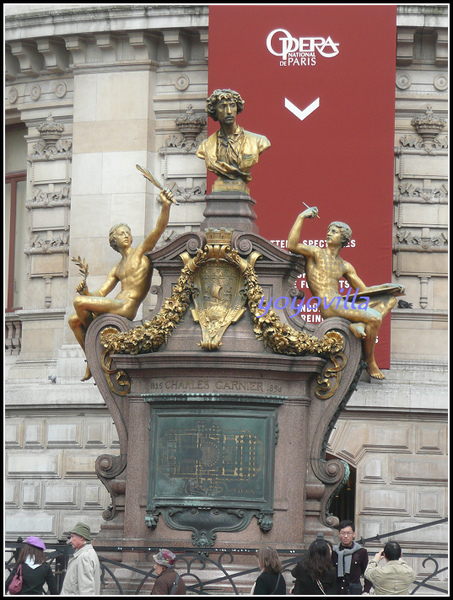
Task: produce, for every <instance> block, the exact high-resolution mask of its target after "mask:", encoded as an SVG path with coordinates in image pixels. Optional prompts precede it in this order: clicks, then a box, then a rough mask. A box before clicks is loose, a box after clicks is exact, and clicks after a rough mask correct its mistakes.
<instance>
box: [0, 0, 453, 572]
mask: <svg viewBox="0 0 453 600" xmlns="http://www.w3.org/2000/svg"><path fill="white" fill-rule="evenodd" d="M51 6H52V5H47V7H48V8H47V9H46V10H37V9H34V8H31V5H28V6H27V5H22V8H21V5H10V6H9V7H6V13H7V14H6V21H5V43H6V49H5V67H6V86H5V115H6V125H7V150H8V148H10V149H11V154H10V156H8V152H7V157H8V158H7V171H13V172H25V179H26V191H24V192H23V196H22V200H20V198H21V196H20V195H18V196H17V198H18V199H19V200H18V202H22V205H23V206H18V207H17V211H16V213H17V219H18V223H17V225H18V226H17V229H18V231H19V233H18V234H16V242H17V243H16V261H17V260H18V261H19V263H20V264H19V266H17V267H16V269H15V272H16V273H18V274H19V276H18V280H17V281H16V282H15V285H16V288H17V290H18V293H19V297H20V299H21V302H20V304H18V305H16V306H14V307H13V308H17V306H20V307H21V308H20V310H15V311H13V312H7V313H6V359H5V366H6V417H7V419H6V445H7V454H6V496H5V498H6V503H7V504H6V535H7V537H8V539H11V538H15V537H16V536H18V535H27V534H35V535H39V536H40V537H42V538H43V539H44V540H46V541H55V540H56V539H59V538H62V537H64V536H65V534H66V533H67V531H68V530H69V528H70V527H71V526H72V525H73V524H74V523H75V522H77V521H78V520H81V519H82V520H84V521H86V522H88V523H89V524H90V526H92V529H93V531H94V532H97V531H99V527H100V525H101V523H102V512H103V510H104V509H105V508H106V507H107V502H108V494H107V492H106V490H105V489H104V487H103V486H102V484H101V483H100V482H99V480H98V479H97V477H96V475H95V472H94V461H95V459H96V457H97V456H98V455H99V454H102V453H104V452H112V453H113V454H115V453H116V452H117V451H118V441H117V439H116V432H115V427H114V426H113V423H112V419H111V417H110V416H109V414H108V412H107V411H106V409H105V406H104V403H103V401H102V398H101V396H100V394H99V392H98V391H97V389H96V387H95V386H93V384H92V383H90V382H88V383H81V382H80V377H81V376H82V374H83V372H84V363H83V356H82V353H81V351H80V349H79V347H78V345H77V344H75V343H74V339H73V335H72V332H71V331H70V329H69V327H68V326H67V317H68V316H69V315H70V314H71V313H72V300H73V297H74V294H75V292H74V290H75V287H76V285H77V284H78V283H79V277H80V276H79V275H78V274H77V269H76V267H75V266H74V265H73V264H72V263H71V260H70V258H71V257H77V256H81V257H83V258H86V260H87V261H88V263H89V267H90V276H89V285H90V289H93V290H94V289H96V288H97V286H98V285H100V283H102V282H103V280H104V278H105V275H106V273H108V272H109V271H110V269H111V268H112V266H113V265H114V264H115V263H116V262H117V257H116V256H115V254H114V252H113V251H112V250H111V249H110V248H109V246H108V243H107V234H108V230H109V229H110V227H111V226H112V225H114V224H115V223H118V222H122V221H124V220H126V221H127V222H128V224H129V225H130V226H131V229H132V233H133V235H134V241H135V243H137V242H140V241H141V239H143V236H144V235H145V234H146V233H147V232H148V231H150V230H151V228H152V226H153V224H154V223H155V220H156V218H157V213H158V210H159V206H158V203H157V202H156V197H157V194H158V192H157V190H156V189H155V188H152V186H151V185H150V184H149V183H148V182H147V181H146V180H145V179H144V178H143V177H142V176H141V175H140V174H139V173H138V172H137V171H136V169H135V165H136V164H139V165H141V166H143V167H145V168H148V169H149V170H150V171H152V172H153V173H154V174H155V175H156V176H157V177H159V178H160V180H161V181H162V183H164V184H165V185H170V184H172V183H173V184H174V188H173V190H174V195H175V196H176V197H177V199H178V201H179V202H180V204H181V206H180V207H178V210H174V211H172V213H171V219H170V223H169V227H168V229H167V231H166V232H165V234H164V236H163V238H162V243H167V242H168V241H171V240H172V239H174V238H176V237H177V236H178V235H180V234H181V233H185V232H190V231H193V230H196V229H198V228H199V225H200V223H201V221H202V213H203V210H204V206H205V194H206V172H205V167H204V165H203V163H202V161H200V160H199V159H197V158H196V156H195V149H196V147H197V144H198V141H199V140H200V139H202V138H203V137H204V136H205V135H206V120H205V113H204V106H205V98H206V96H207V93H208V87H207V73H208V70H207V69H208V34H209V19H208V6H207V5H200V6H197V5H152V6H151V5H114V4H112V5H108V4H103V5H99V6H98V7H96V6H88V5H77V4H74V5H65V7H64V8H62V5H55V8H54V9H51V8H50V7H51ZM38 8H39V7H38ZM447 10H448V9H447V7H446V6H445V5H443V6H436V5H426V6H423V5H402V6H399V7H398V16H397V32H398V33H397V55H396V57H395V60H396V65H397V73H396V87H395V188H394V203H395V213H394V240H393V245H394V281H395V282H396V283H401V284H403V285H405V286H406V289H407V294H406V296H405V300H406V301H407V302H410V303H411V304H412V306H411V307H405V308H396V309H394V311H393V312H392V368H391V370H390V371H389V372H386V380H385V381H383V382H376V381H370V380H369V379H368V378H367V377H363V378H362V381H361V382H360V384H359V387H358V390H357V391H356V393H355V394H354V395H353V397H352V399H351V400H350V402H349V404H348V406H347V408H346V409H345V410H344V411H343V412H342V414H341V415H340V418H339V421H338V423H337V427H336V428H335V430H334V431H333V432H332V434H331V436H330V440H329V448H328V451H329V452H330V453H331V454H333V455H335V456H337V457H339V458H341V459H342V460H345V461H346V462H347V463H349V464H350V465H352V466H353V467H355V468H356V469H357V490H356V522H357V528H358V533H359V536H360V535H361V536H363V537H371V536H373V535H376V534H384V533H387V532H389V531H392V530H398V529H402V528H406V527H410V526H414V525H418V524H422V523H427V522H430V521H434V520H436V519H439V518H442V517H444V516H446V511H447V499H446V493H447V475H446V473H447V466H446V460H447V459H446V452H447V448H446V438H447V431H446V428H447V407H448V394H447V392H448V388H447V335H448V334H447V308H448V291H447V290H448V282H447V275H448V273H447V269H448V267H447V258H448V254H447V252H448V238H447V227H448V216H447V211H448V208H447V198H448V185H447V174H448V166H447V160H448V149H447V145H446V140H447V137H446V136H447V134H448V131H447V121H446V117H447V108H448V64H447V60H448V50H447V31H448V30H447V27H448V13H447ZM21 126H22V127H23V129H21V128H20V127H21ZM18 138H19V141H17V140H18ZM368 143H372V140H369V141H368ZM8 161H9V162H8ZM9 164H10V165H11V166H10V167H9V168H8V165H9ZM24 185H25V184H24ZM8 214H9V213H8ZM20 236H22V241H21V237H20ZM94 257H96V259H94ZM21 273H22V274H21ZM153 284H154V287H153V290H152V291H154V292H158V285H159V277H158V276H155V279H154V281H153ZM155 303H156V296H155V294H149V295H148V297H147V299H146V301H145V303H144V305H143V307H142V310H141V312H140V313H139V314H138V315H137V318H147V317H148V316H149V314H150V311H152V309H153V308H154V306H155ZM281 502H283V503H284V502H285V499H284V498H282V499H281ZM403 537H404V536H403ZM398 539H400V540H401V539H402V538H401V537H400V538H398ZM446 540H447V529H446V527H445V529H444V528H443V527H435V528H431V529H427V530H421V531H420V532H416V535H415V534H407V535H406V536H405V537H404V539H403V547H404V548H405V549H414V550H415V549H418V550H420V551H428V550H429V551H441V550H444V549H445V548H446ZM418 567H419V572H420V573H421V572H423V568H422V567H421V565H418Z"/></svg>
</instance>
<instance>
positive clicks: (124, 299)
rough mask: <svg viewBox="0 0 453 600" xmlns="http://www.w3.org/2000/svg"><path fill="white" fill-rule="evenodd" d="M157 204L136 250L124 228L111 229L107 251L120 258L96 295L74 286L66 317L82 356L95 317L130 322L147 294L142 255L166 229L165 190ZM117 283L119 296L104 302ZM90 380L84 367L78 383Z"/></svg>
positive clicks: (148, 268)
mask: <svg viewBox="0 0 453 600" xmlns="http://www.w3.org/2000/svg"><path fill="white" fill-rule="evenodd" d="M160 200H161V202H162V207H161V211H160V215H159V217H158V219H157V223H156V226H155V228H154V229H153V231H151V233H150V234H149V235H148V236H147V237H146V239H145V240H144V241H143V242H142V243H141V244H139V245H138V246H137V247H136V248H133V247H132V241H133V240H132V234H131V230H130V227H129V226H128V225H126V224H125V223H120V224H119V225H115V226H114V227H112V228H111V230H110V232H109V242H110V245H111V247H112V248H113V249H114V250H116V251H117V252H119V253H120V254H121V260H120V262H119V263H118V264H117V265H116V266H115V267H113V269H112V270H111V271H110V273H109V274H108V276H107V279H106V280H105V282H104V283H103V284H102V286H101V287H100V288H99V289H98V290H97V291H96V292H89V291H88V286H87V285H86V282H85V281H82V283H80V284H79V285H78V286H77V288H76V291H77V292H78V293H79V294H80V295H79V296H76V298H75V299H74V308H75V310H76V312H75V314H74V315H72V316H71V317H69V321H68V322H69V326H70V327H71V329H72V331H73V332H74V335H75V337H76V339H77V341H78V342H79V344H80V346H81V347H82V349H83V351H84V352H85V335H86V332H87V329H88V327H89V325H90V323H91V322H92V321H93V319H94V318H95V317H97V316H98V315H100V314H104V313H112V314H115V315H121V316H122V317H126V319H130V320H131V321H132V320H133V319H134V317H135V315H136V314H137V311H138V308H139V306H140V304H141V303H142V302H143V300H144V299H145V297H146V295H147V294H148V292H149V288H150V285H151V277H152V272H153V267H152V263H151V260H150V259H149V258H148V256H146V254H147V253H148V252H151V250H152V249H153V248H154V246H155V245H156V244H157V242H158V241H159V239H160V237H161V235H162V234H163V232H164V231H165V229H166V227H167V225H168V218H169V215H170V206H171V204H172V200H173V196H172V194H171V192H170V191H169V190H163V191H162V192H161V193H160ZM118 282H120V283H121V291H120V293H119V294H118V295H117V296H116V298H106V296H107V295H108V294H109V293H110V292H111V291H112V290H113V289H114V288H115V286H116V285H117V283H118ZM90 377H91V372H90V369H89V367H88V365H87V369H86V373H85V376H84V377H83V378H82V381H86V380H87V379H90Z"/></svg>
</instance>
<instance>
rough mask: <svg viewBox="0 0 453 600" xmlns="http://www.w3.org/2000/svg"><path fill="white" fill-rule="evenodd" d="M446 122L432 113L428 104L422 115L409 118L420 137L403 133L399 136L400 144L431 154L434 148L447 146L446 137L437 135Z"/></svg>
mask: <svg viewBox="0 0 453 600" xmlns="http://www.w3.org/2000/svg"><path fill="white" fill-rule="evenodd" d="M446 123H447V122H446V119H444V118H442V117H438V116H436V115H434V113H433V110H432V106H431V105H428V106H427V107H426V111H425V114H424V115H421V116H416V117H413V119H412V120H411V125H412V127H413V128H414V129H415V130H416V132H417V134H418V135H419V136H420V137H417V136H413V135H405V136H403V137H401V138H400V144H401V145H402V146H408V147H410V148H416V149H421V150H424V151H425V152H426V153H427V154H433V151H434V150H435V149H441V148H447V147H448V141H447V137H446V136H443V137H438V136H439V134H440V133H441V132H442V130H443V129H444V127H445V125H446Z"/></svg>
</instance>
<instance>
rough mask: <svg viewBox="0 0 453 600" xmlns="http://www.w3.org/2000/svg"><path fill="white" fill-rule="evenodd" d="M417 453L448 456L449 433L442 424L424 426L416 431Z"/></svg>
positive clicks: (419, 426) (418, 427) (418, 426)
mask: <svg viewBox="0 0 453 600" xmlns="http://www.w3.org/2000/svg"><path fill="white" fill-rule="evenodd" d="M415 439H416V442H415V452H416V453H417V454H446V453H447V431H446V426H445V425H443V424H442V423H439V424H437V423H436V424H433V425H428V424H424V425H423V426H421V425H417V426H416V429H415Z"/></svg>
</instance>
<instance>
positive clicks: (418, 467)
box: [390, 456, 448, 485]
mask: <svg viewBox="0 0 453 600" xmlns="http://www.w3.org/2000/svg"><path fill="white" fill-rule="evenodd" d="M392 463H393V464H392ZM447 469H448V464H447V458H446V457H442V458H441V457H437V458H436V459H433V460H420V459H419V458H418V457H416V456H411V457H407V458H400V457H391V461H390V472H391V473H393V476H392V483H394V484H399V485H401V484H406V485H414V483H415V484H416V483H422V484H424V485H441V484H445V485H446V484H447V482H448V470H447Z"/></svg>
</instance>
